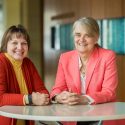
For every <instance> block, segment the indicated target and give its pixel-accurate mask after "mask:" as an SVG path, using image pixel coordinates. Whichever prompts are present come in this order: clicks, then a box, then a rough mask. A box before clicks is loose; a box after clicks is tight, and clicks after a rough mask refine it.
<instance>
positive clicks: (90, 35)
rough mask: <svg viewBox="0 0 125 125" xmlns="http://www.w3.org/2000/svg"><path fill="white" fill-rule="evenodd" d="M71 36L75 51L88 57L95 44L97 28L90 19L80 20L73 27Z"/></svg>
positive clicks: (97, 35)
mask: <svg viewBox="0 0 125 125" xmlns="http://www.w3.org/2000/svg"><path fill="white" fill-rule="evenodd" d="M73 35H74V43H75V48H76V50H77V51H78V52H79V53H80V54H87V55H89V54H90V53H91V52H92V50H93V49H94V47H95V45H96V44H97V41H98V38H99V26H98V24H97V22H96V20H94V19H93V18H91V17H86V18H81V19H79V20H77V21H76V22H75V23H74V25H73Z"/></svg>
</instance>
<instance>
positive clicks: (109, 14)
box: [104, 0, 123, 18]
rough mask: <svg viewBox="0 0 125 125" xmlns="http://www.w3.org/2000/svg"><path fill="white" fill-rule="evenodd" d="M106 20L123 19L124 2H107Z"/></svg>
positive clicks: (106, 0)
mask: <svg viewBox="0 0 125 125" xmlns="http://www.w3.org/2000/svg"><path fill="white" fill-rule="evenodd" d="M104 6H105V10H104V12H105V18H113V17H121V16H123V15H122V0H105V4H104Z"/></svg>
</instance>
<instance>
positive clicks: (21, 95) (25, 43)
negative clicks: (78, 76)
mask: <svg viewBox="0 0 125 125" xmlns="http://www.w3.org/2000/svg"><path fill="white" fill-rule="evenodd" d="M29 47H30V38H29V35H28V33H27V31H26V29H25V28H24V27H23V26H21V25H17V26H11V27H9V28H8V29H7V30H6V32H5V33H4V35H3V38H2V43H1V48H0V106H4V105H16V106H18V105H39V106H40V105H47V104H49V93H48V91H47V89H46V88H45V86H44V83H43V82H42V80H41V78H40V76H39V74H38V72H37V70H36V68H35V66H34V64H33V63H32V62H31V60H30V59H29V58H28V57H27V55H28V51H29ZM19 121H20V120H16V119H11V118H6V117H2V116H0V123H1V124H2V125H16V124H18V123H20V122H21V125H24V124H25V125H33V124H34V122H33V121H26V122H25V121H20V122H19Z"/></svg>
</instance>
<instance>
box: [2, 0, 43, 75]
mask: <svg viewBox="0 0 125 125" xmlns="http://www.w3.org/2000/svg"><path fill="white" fill-rule="evenodd" d="M42 2H43V0H35V1H34V0H3V6H4V12H3V13H4V21H3V24H4V30H5V29H6V28H8V27H9V26H11V25H17V24H22V25H24V26H25V27H26V28H27V30H28V32H29V35H30V39H31V47H30V52H29V56H30V58H31V60H32V61H33V62H34V64H35V66H36V67H37V69H38V71H39V73H40V75H41V76H43V68H41V67H43V63H42V62H43V47H42V42H43V41H42V34H43V33H42V32H43V31H42V30H43V27H42V24H43V23H42V15H43V12H42V8H43V7H42V5H43V4H42Z"/></svg>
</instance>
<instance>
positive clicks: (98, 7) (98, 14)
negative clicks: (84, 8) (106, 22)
mask: <svg viewBox="0 0 125 125" xmlns="http://www.w3.org/2000/svg"><path fill="white" fill-rule="evenodd" d="M104 1H105V0H92V1H91V2H92V17H94V18H96V19H102V18H104V16H105V15H104Z"/></svg>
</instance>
